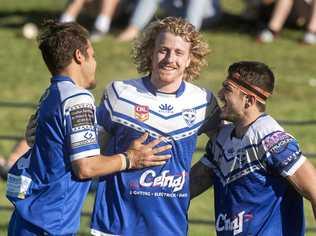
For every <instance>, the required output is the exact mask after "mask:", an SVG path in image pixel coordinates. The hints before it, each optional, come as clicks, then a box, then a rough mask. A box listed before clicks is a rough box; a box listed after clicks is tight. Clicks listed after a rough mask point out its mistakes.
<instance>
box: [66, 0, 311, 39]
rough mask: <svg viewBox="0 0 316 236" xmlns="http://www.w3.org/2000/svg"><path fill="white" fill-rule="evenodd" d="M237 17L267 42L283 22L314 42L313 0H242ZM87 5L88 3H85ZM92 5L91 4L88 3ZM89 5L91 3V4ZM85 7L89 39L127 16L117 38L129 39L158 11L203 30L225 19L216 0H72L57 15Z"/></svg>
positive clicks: (100, 35) (74, 15) (73, 17)
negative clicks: (90, 19) (91, 12)
mask: <svg viewBox="0 0 316 236" xmlns="http://www.w3.org/2000/svg"><path fill="white" fill-rule="evenodd" d="M244 1H245V9H244V10H243V12H242V15H241V18H242V19H244V20H246V21H251V22H253V23H255V25H256V27H257V29H256V30H257V36H256V39H257V40H258V41H259V42H262V43H270V42H272V41H273V40H274V39H275V37H277V36H278V35H279V33H280V32H281V30H282V28H283V26H284V25H285V24H288V25H292V26H298V27H301V28H304V29H305V34H304V37H303V38H302V40H301V41H302V42H303V43H306V44H316V1H314V0H244ZM89 5H90V6H89ZM92 5H94V6H92ZM91 6H92V7H91ZM85 8H90V9H91V8H94V9H95V15H96V16H95V21H94V24H93V27H92V29H91V40H92V41H99V40H101V39H102V38H103V37H104V36H105V35H106V34H107V33H108V32H109V31H110V28H111V22H112V21H113V20H118V19H119V18H120V17H127V18H128V21H127V25H126V26H125V28H124V29H123V30H122V31H121V32H120V33H119V34H118V36H117V40H119V41H130V40H132V39H134V38H135V37H136V36H137V35H138V33H139V32H140V31H141V30H142V29H143V28H144V27H145V26H146V25H147V24H148V23H149V22H150V21H151V20H153V19H154V18H155V17H156V16H157V15H158V14H159V15H164V16H166V15H173V16H180V17H183V18H185V19H187V20H188V21H189V22H191V23H192V24H193V25H194V26H195V27H196V28H197V29H199V30H200V29H202V30H204V29H205V30H207V29H211V28H212V27H216V25H217V24H219V23H221V22H222V21H225V14H222V11H221V3H220V0H151V1H148V0H94V1H93V0H73V1H70V2H69V3H68V5H67V7H66V9H65V11H64V12H63V13H62V14H61V16H60V21H62V22H69V21H76V19H77V17H78V16H79V14H80V12H81V11H82V10H83V9H85Z"/></svg>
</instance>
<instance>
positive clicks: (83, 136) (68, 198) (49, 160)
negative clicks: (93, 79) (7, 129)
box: [7, 76, 100, 235]
mask: <svg viewBox="0 0 316 236" xmlns="http://www.w3.org/2000/svg"><path fill="white" fill-rule="evenodd" d="M95 113H96V112H95V105H94V98H93V96H92V94H91V93H90V92H88V91H87V90H85V89H81V88H79V87H77V86H76V85H75V84H74V83H73V81H72V80H71V79H70V78H68V77H64V76H54V77H53V78H52V80H51V85H50V86H49V88H48V89H47V90H46V92H45V93H44V95H43V96H42V98H41V100H40V104H39V107H38V110H37V128H36V136H35V144H34V146H33V147H32V148H31V149H30V150H29V151H28V152H27V153H26V154H25V155H24V156H22V157H21V158H20V159H19V160H18V161H17V162H16V164H15V165H14V166H13V167H12V169H11V170H10V171H9V174H8V180H7V182H8V184H7V197H8V198H9V200H10V201H11V202H12V203H13V204H14V206H15V210H16V211H18V213H19V215H20V216H21V217H22V218H23V219H24V220H26V221H28V222H30V223H31V224H34V225H36V226H38V227H40V228H42V229H43V230H44V231H46V232H47V233H49V234H53V235H57V234H58V235H64V234H71V233H75V232H76V231H77V230H78V228H79V222H80V210H81V207H82V204H83V201H84V199H85V197H86V193H87V191H88V188H89V186H90V181H80V180H78V179H76V177H75V176H74V175H73V174H72V172H71V170H72V169H71V162H72V161H74V160H78V159H80V158H85V157H88V156H93V155H98V154H100V148H99V144H98V142H97V133H96V128H97V125H96V114H95Z"/></svg>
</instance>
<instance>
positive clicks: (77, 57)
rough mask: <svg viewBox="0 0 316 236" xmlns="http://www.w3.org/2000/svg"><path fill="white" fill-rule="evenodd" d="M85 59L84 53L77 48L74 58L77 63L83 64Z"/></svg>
mask: <svg viewBox="0 0 316 236" xmlns="http://www.w3.org/2000/svg"><path fill="white" fill-rule="evenodd" d="M84 59H85V57H84V55H83V54H82V53H81V52H80V50H79V49H76V50H75V52H74V60H75V62H76V63H78V64H81V63H82V62H83V60H84Z"/></svg>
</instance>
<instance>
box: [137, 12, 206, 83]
mask: <svg viewBox="0 0 316 236" xmlns="http://www.w3.org/2000/svg"><path fill="white" fill-rule="evenodd" d="M162 31H166V32H170V33H173V34H175V35H177V36H180V37H181V38H182V39H184V40H185V41H186V42H189V43H190V44H191V47H190V59H191V62H190V65H189V66H188V67H187V68H186V70H185V73H184V77H183V80H185V81H193V80H195V79H197V77H198V76H199V74H200V71H201V68H202V67H203V66H206V65H207V60H206V56H207V54H208V53H209V51H210V50H209V47H208V44H207V43H206V42H205V41H204V40H203V38H202V35H201V34H200V33H199V32H198V31H197V30H196V29H195V27H194V26H193V25H192V24H190V23H189V22H187V21H185V20H184V19H182V18H178V17H166V18H164V19H162V20H156V21H154V22H152V23H151V24H150V25H149V26H148V27H147V28H146V29H145V30H144V31H143V32H142V33H141V34H140V36H139V37H138V38H137V39H136V40H135V41H134V47H133V50H132V58H133V61H134V63H135V65H136V67H137V71H138V72H139V73H150V72H151V70H152V59H151V57H152V55H153V52H154V48H155V40H156V38H157V36H158V35H159V33H160V32H162Z"/></svg>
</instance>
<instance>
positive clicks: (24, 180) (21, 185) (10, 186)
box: [7, 173, 32, 199]
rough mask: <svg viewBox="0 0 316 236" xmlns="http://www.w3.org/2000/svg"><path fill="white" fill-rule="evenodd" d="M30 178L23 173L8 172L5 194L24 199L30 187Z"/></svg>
mask: <svg viewBox="0 0 316 236" xmlns="http://www.w3.org/2000/svg"><path fill="white" fill-rule="evenodd" d="M31 183H32V179H30V178H29V177H27V176H24V175H13V174H10V173H9V174H8V179H7V196H8V197H16V198H20V199H24V198H25V197H26V193H27V191H28V189H29V188H30V186H31Z"/></svg>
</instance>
